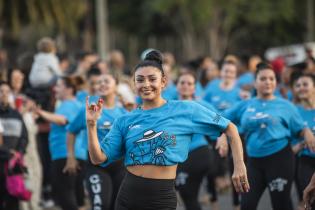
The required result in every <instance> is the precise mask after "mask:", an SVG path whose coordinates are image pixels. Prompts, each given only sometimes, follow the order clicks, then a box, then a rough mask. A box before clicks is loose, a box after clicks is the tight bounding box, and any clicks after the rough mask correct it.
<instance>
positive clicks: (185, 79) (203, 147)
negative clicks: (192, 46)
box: [176, 72, 227, 210]
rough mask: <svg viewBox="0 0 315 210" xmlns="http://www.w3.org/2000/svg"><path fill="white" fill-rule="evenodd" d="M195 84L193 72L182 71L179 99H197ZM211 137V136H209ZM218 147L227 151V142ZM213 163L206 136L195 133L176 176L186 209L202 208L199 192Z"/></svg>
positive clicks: (198, 209)
mask: <svg viewBox="0 0 315 210" xmlns="http://www.w3.org/2000/svg"><path fill="white" fill-rule="evenodd" d="M195 84H196V78H195V75H194V74H193V73H192V72H185V73H182V74H181V75H180V76H179V77H178V81H177V91H178V93H179V99H180V100H188V101H192V100H195ZM196 102H197V103H199V104H201V105H203V106H204V107H206V108H208V109H209V110H211V111H213V112H215V111H216V110H215V109H214V107H213V106H212V105H211V104H209V103H207V102H205V101H196ZM209 139H211V138H210V137H209ZM213 140H216V139H213ZM223 142H224V141H223ZM223 147H225V148H223ZM217 148H218V149H220V150H221V152H223V150H225V151H226V152H227V144H224V145H220V144H217ZM201 159H202V160H203V161H202V162H200V160H201ZM212 164H214V161H213V159H212V156H211V151H210V148H209V147H208V142H207V140H206V137H205V136H204V135H202V134H194V135H193V136H192V142H191V144H190V146H189V155H188V159H187V160H186V161H185V162H184V163H180V164H178V168H177V176H176V189H177V190H178V191H179V193H180V195H181V198H182V199H183V201H184V204H185V207H186V210H201V206H200V204H199V202H198V193H199V189H200V186H201V182H202V180H203V178H204V177H205V176H208V175H209V174H210V172H211V169H212V167H213V165H212ZM213 205H215V204H213Z"/></svg>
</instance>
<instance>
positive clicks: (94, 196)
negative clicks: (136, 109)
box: [65, 74, 127, 210]
mask: <svg viewBox="0 0 315 210" xmlns="http://www.w3.org/2000/svg"><path fill="white" fill-rule="evenodd" d="M97 83H98V87H99V88H98V90H97V95H99V96H100V98H102V99H103V100H104V103H103V111H102V113H101V115H100V118H99V119H98V121H97V124H98V127H97V134H98V136H99V139H102V136H105V135H106V134H107V133H108V132H109V130H110V128H111V126H112V124H113V122H114V120H115V119H116V118H117V117H120V116H122V115H124V114H125V113H127V111H126V110H125V109H124V108H123V107H120V106H118V105H117V102H116V98H117V94H116V90H117V83H118V81H117V80H116V79H115V78H114V77H113V75H111V74H104V75H100V76H99V77H98V81H97ZM90 99H91V98H90ZM92 102H95V103H96V102H97V101H92ZM85 115H86V113H85V107H82V108H81V110H80V111H79V112H78V113H77V115H76V117H75V118H74V120H73V121H72V122H71V123H70V124H69V126H68V132H69V133H68V142H67V143H68V152H69V156H68V158H67V164H66V167H65V170H66V171H69V172H70V173H76V172H77V171H78V169H79V164H78V162H77V160H76V158H75V156H74V155H73V151H74V149H75V136H76V135H80V133H82V132H83V133H84V145H82V147H83V148H85V150H86V152H87V141H88V140H87V131H86V119H85ZM124 172H125V170H124V166H123V161H122V160H118V161H116V162H115V163H113V164H110V165H109V166H106V167H104V168H103V167H100V166H95V165H93V164H92V163H91V162H90V160H88V163H87V166H86V171H85V174H86V182H85V183H86V185H87V189H88V191H89V197H90V203H91V208H92V209H99V210H109V209H114V204H115V199H116V195H117V193H118V190H119V187H120V183H121V181H122V179H123V176H124V174H125V173H124Z"/></svg>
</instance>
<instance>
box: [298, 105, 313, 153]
mask: <svg viewBox="0 0 315 210" xmlns="http://www.w3.org/2000/svg"><path fill="white" fill-rule="evenodd" d="M297 109H298V110H299V113H300V114H301V116H302V118H303V120H304V125H305V126H306V127H309V128H310V129H311V131H312V132H313V134H314V135H315V109H305V108H304V107H302V106H297ZM299 155H306V156H309V157H314V158H315V153H314V152H312V151H311V150H309V149H308V148H305V149H303V150H302V151H301V152H300V153H299Z"/></svg>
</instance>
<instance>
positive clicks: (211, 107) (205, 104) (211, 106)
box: [198, 100, 217, 112]
mask: <svg viewBox="0 0 315 210" xmlns="http://www.w3.org/2000/svg"><path fill="white" fill-rule="evenodd" d="M198 103H199V104H200V105H202V106H204V107H206V108H207V109H209V110H211V111H213V112H217V109H216V108H214V106H213V105H212V104H210V103H209V102H207V101H204V100H201V101H198Z"/></svg>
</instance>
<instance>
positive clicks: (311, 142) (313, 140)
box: [305, 135, 315, 152]
mask: <svg viewBox="0 0 315 210" xmlns="http://www.w3.org/2000/svg"><path fill="white" fill-rule="evenodd" d="M305 147H307V148H308V149H309V150H311V151H312V152H315V137H314V135H312V136H310V137H309V138H307V139H305Z"/></svg>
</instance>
